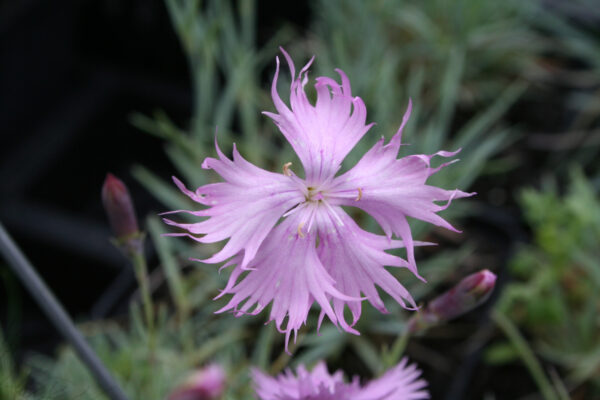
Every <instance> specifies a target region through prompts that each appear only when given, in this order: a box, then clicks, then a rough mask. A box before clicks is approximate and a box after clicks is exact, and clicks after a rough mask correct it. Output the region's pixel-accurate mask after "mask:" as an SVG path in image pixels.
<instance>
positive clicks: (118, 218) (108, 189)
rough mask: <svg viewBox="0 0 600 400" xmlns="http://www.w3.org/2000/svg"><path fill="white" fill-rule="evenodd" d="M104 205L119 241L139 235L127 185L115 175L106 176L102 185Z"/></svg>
mask: <svg viewBox="0 0 600 400" xmlns="http://www.w3.org/2000/svg"><path fill="white" fill-rule="evenodd" d="M102 203H103V204H104V209H105V210H106V214H107V215H108V220H109V222H110V227H111V228H112V231H113V234H114V235H115V237H116V238H117V239H118V240H124V239H127V238H129V237H131V236H134V235H137V234H138V233H139V229H138V224H137V219H136V218H135V211H134V209H133V202H132V201H131V196H129V191H128V190H127V187H126V186H125V184H124V183H123V182H122V181H121V180H120V179H118V178H116V177H115V176H114V175H113V174H111V173H108V174H106V179H105V180H104V185H102Z"/></svg>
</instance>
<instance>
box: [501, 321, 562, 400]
mask: <svg viewBox="0 0 600 400" xmlns="http://www.w3.org/2000/svg"><path fill="white" fill-rule="evenodd" d="M492 319H493V320H494V322H495V323H496V325H498V327H499V328H500V329H501V330H502V331H503V332H504V334H505V335H506V336H507V337H508V339H509V340H510V341H511V343H512V345H513V346H515V348H516V349H517V351H518V353H519V355H520V356H521V360H523V363H524V364H525V366H526V367H527V369H528V370H529V373H530V374H531V377H532V378H533V380H534V381H535V383H536V384H537V386H538V388H539V389H540V392H541V393H542V396H543V397H544V399H545V400H558V396H557V395H556V393H555V392H554V389H553V388H552V384H551V383H550V381H549V380H548V378H547V377H546V375H545V374H544V370H543V369H542V366H541V365H540V363H539V362H538V360H537V358H536V357H535V354H533V351H532V350H531V347H530V346H529V345H528V344H527V341H526V340H525V338H523V336H522V335H521V333H519V330H518V329H517V327H516V326H515V325H514V324H513V323H512V321H511V320H510V319H508V318H507V317H506V316H505V315H504V314H502V313H501V312H499V311H497V310H494V312H492Z"/></svg>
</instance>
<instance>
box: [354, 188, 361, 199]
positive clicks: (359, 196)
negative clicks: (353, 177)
mask: <svg viewBox="0 0 600 400" xmlns="http://www.w3.org/2000/svg"><path fill="white" fill-rule="evenodd" d="M361 198H362V189H361V188H358V196H357V197H356V199H354V201H359V200H360V199H361Z"/></svg>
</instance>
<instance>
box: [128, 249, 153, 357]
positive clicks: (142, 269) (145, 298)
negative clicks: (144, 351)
mask: <svg viewBox="0 0 600 400" xmlns="http://www.w3.org/2000/svg"><path fill="white" fill-rule="evenodd" d="M131 263H132V264H133V269H134V271H135V276H136V278H137V281H138V285H139V287H140V292H141V295H142V306H143V308H144V317H145V319H146V326H147V328H148V334H149V336H150V349H151V350H154V347H155V346H154V345H155V337H154V333H155V332H154V304H153V303H152V297H151V296H150V283H149V279H148V267H147V265H146V258H145V257H144V255H143V254H142V253H141V252H137V251H136V252H132V253H131Z"/></svg>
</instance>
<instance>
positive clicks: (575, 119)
mask: <svg viewBox="0 0 600 400" xmlns="http://www.w3.org/2000/svg"><path fill="white" fill-rule="evenodd" d="M548 9H549V10H550V11H551V12H547V13H544V14H543V15H541V18H539V19H537V20H536V21H535V25H536V26H539V27H540V28H541V29H543V30H545V31H548V32H551V33H552V35H553V36H554V37H555V38H556V47H555V48H554V49H553V51H552V53H551V54H552V55H553V58H555V59H557V60H558V62H556V63H555V65H554V66H553V68H554V69H555V71H554V75H555V79H557V80H558V81H559V82H560V84H561V85H562V86H563V87H564V88H566V89H567V90H568V91H567V92H566V94H565V96H566V99H565V100H566V101H565V105H566V108H567V110H568V112H569V114H570V115H569V116H568V123H567V126H566V127H565V128H564V132H560V133H559V134H554V135H549V134H546V135H540V137H539V138H538V139H537V140H536V141H535V142H534V143H533V144H534V146H535V147H537V148H539V149H542V150H548V151H551V152H552V153H551V154H550V156H549V160H548V164H549V165H550V166H551V168H555V169H556V168H559V171H558V172H559V173H563V172H566V170H567V169H568V165H569V164H570V163H572V162H573V160H577V162H579V163H580V164H582V165H586V166H589V168H590V169H593V170H594V171H595V173H600V164H598V163H597V162H595V161H596V160H597V158H598V154H599V153H600V36H599V35H598V25H599V24H600V8H599V7H598V3H597V2H595V1H594V0H573V1H568V2H563V1H549V2H548ZM561 58H562V60H560V59H561ZM543 133H545V132H543ZM564 175H566V173H565V174H564Z"/></svg>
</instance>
